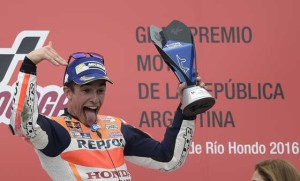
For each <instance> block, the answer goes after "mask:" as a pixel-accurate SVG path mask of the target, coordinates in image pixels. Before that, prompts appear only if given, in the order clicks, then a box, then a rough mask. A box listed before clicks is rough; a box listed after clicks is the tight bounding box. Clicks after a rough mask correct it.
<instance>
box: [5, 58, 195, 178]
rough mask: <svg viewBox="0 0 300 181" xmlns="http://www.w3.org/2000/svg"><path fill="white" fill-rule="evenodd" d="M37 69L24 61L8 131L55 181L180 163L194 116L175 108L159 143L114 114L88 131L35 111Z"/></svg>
mask: <svg viewBox="0 0 300 181" xmlns="http://www.w3.org/2000/svg"><path fill="white" fill-rule="evenodd" d="M36 87H37V85H36V65H35V64H33V63H32V62H31V60H29V59H28V58H27V57H25V59H24V61H23V63H22V66H21V68H20V72H19V75H18V80H17V82H16V88H15V92H14V98H13V104H12V116H11V119H10V128H11V131H12V132H13V133H14V134H15V135H17V136H21V137H24V138H25V139H26V140H27V141H29V142H30V143H31V144H32V145H33V146H34V148H35V150H36V153H37V155H38V157H39V159H40V162H41V164H42V167H43V168H44V169H45V170H46V172H47V173H48V175H49V176H50V177H51V178H52V179H53V180H60V181H61V180H68V181H70V180H105V181H106V180H112V181H115V180H122V181H125V180H126V181H127V180H128V181H129V180H131V176H130V173H129V172H128V171H127V167H126V163H125V159H126V160H128V161H131V162H133V163H135V164H138V165H141V166H144V167H147V168H152V169H160V170H163V171H172V170H175V169H177V168H179V167H180V166H182V164H183V163H184V161H185V159H186V157H187V155H188V149H189V146H190V143H191V139H192V137H193V134H194V129H195V125H194V124H195V123H194V121H193V119H195V117H192V118H191V117H189V118H188V117H185V116H184V115H182V111H181V109H180V108H179V107H178V109H177V111H176V113H175V116H174V120H173V123H172V126H170V127H167V129H166V132H165V135H164V139H163V140H162V141H161V142H158V141H156V140H154V139H153V138H151V136H149V135H148V134H146V133H144V132H142V131H141V130H139V129H137V128H135V127H133V126H131V125H129V124H127V123H126V122H125V121H123V120H122V119H120V118H118V117H114V116H105V115H98V116H97V119H98V121H97V123H96V124H94V125H93V126H94V127H95V128H96V129H91V128H89V127H86V126H85V125H84V124H82V123H81V122H80V121H79V120H77V119H76V117H73V116H72V115H70V114H69V113H68V111H67V109H65V113H64V114H63V115H62V116H60V117H47V116H44V115H41V114H39V113H38V96H37V91H36Z"/></svg>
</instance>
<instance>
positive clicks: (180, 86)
mask: <svg viewBox="0 0 300 181" xmlns="http://www.w3.org/2000/svg"><path fill="white" fill-rule="evenodd" d="M196 80H197V83H196V85H198V86H200V87H202V88H204V89H207V87H206V85H205V83H204V82H202V80H201V77H199V76H198V77H196ZM186 87H187V85H186V83H185V82H183V83H180V84H179V86H178V88H177V94H178V96H179V100H180V102H182V97H183V90H184V89H185V88H186Z"/></svg>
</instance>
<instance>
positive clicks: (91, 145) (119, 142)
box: [77, 138, 125, 150]
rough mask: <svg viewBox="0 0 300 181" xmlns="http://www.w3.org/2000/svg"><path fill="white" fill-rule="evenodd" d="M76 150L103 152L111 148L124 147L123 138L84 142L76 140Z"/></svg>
mask: <svg viewBox="0 0 300 181" xmlns="http://www.w3.org/2000/svg"><path fill="white" fill-rule="evenodd" d="M77 145H78V148H86V149H90V150H105V149H109V148H112V147H123V148H124V147H125V140H124V139H123V138H114V139H107V140H84V139H82V140H81V139H77Z"/></svg>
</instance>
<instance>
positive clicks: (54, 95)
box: [0, 31, 65, 124]
mask: <svg viewBox="0 0 300 181" xmlns="http://www.w3.org/2000/svg"><path fill="white" fill-rule="evenodd" d="M48 34H49V31H22V32H20V33H19V34H18V35H17V37H16V39H15V41H14V43H13V45H12V47H11V48H0V87H1V89H0V123H2V122H3V123H5V124H8V123H9V117H10V114H11V102H12V98H13V92H14V91H13V88H14V85H9V82H10V81H11V77H12V75H13V73H14V72H16V71H18V70H16V67H17V64H18V63H19V61H22V60H23V59H24V57H25V56H26V54H28V53H29V52H31V51H32V50H35V49H38V48H40V47H42V46H43V45H44V42H45V40H46V38H47V36H48ZM14 81H15V80H14ZM37 93H38V96H39V110H40V111H41V112H42V113H45V115H53V114H58V112H59V111H60V110H61V109H63V108H61V107H63V104H64V101H65V98H64V97H63V96H62V95H63V92H62V90H61V88H60V87H58V86H55V85H49V86H47V87H44V88H41V87H39V86H38V87H37ZM58 103H60V104H59V105H57V104H58ZM54 105H55V106H54ZM60 105H61V106H60ZM55 108H56V109H55ZM57 108H58V109H57Z"/></svg>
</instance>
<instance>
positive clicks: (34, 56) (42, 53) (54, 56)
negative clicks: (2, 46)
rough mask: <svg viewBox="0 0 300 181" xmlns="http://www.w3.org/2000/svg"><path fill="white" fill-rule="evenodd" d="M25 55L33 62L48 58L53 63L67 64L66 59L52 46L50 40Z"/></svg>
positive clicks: (36, 62)
mask: <svg viewBox="0 0 300 181" xmlns="http://www.w3.org/2000/svg"><path fill="white" fill-rule="evenodd" d="M27 57H28V58H29V59H30V60H31V61H32V62H33V63H34V64H38V63H40V62H41V61H43V60H48V61H49V62H51V63H52V64H53V65H65V66H66V65H67V61H66V60H64V59H63V58H62V57H61V56H60V55H59V54H58V53H57V52H56V50H54V48H53V47H52V42H51V41H50V42H49V44H48V45H46V46H44V47H42V48H39V49H36V50H33V51H32V52H30V53H29V54H28V55H27Z"/></svg>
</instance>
